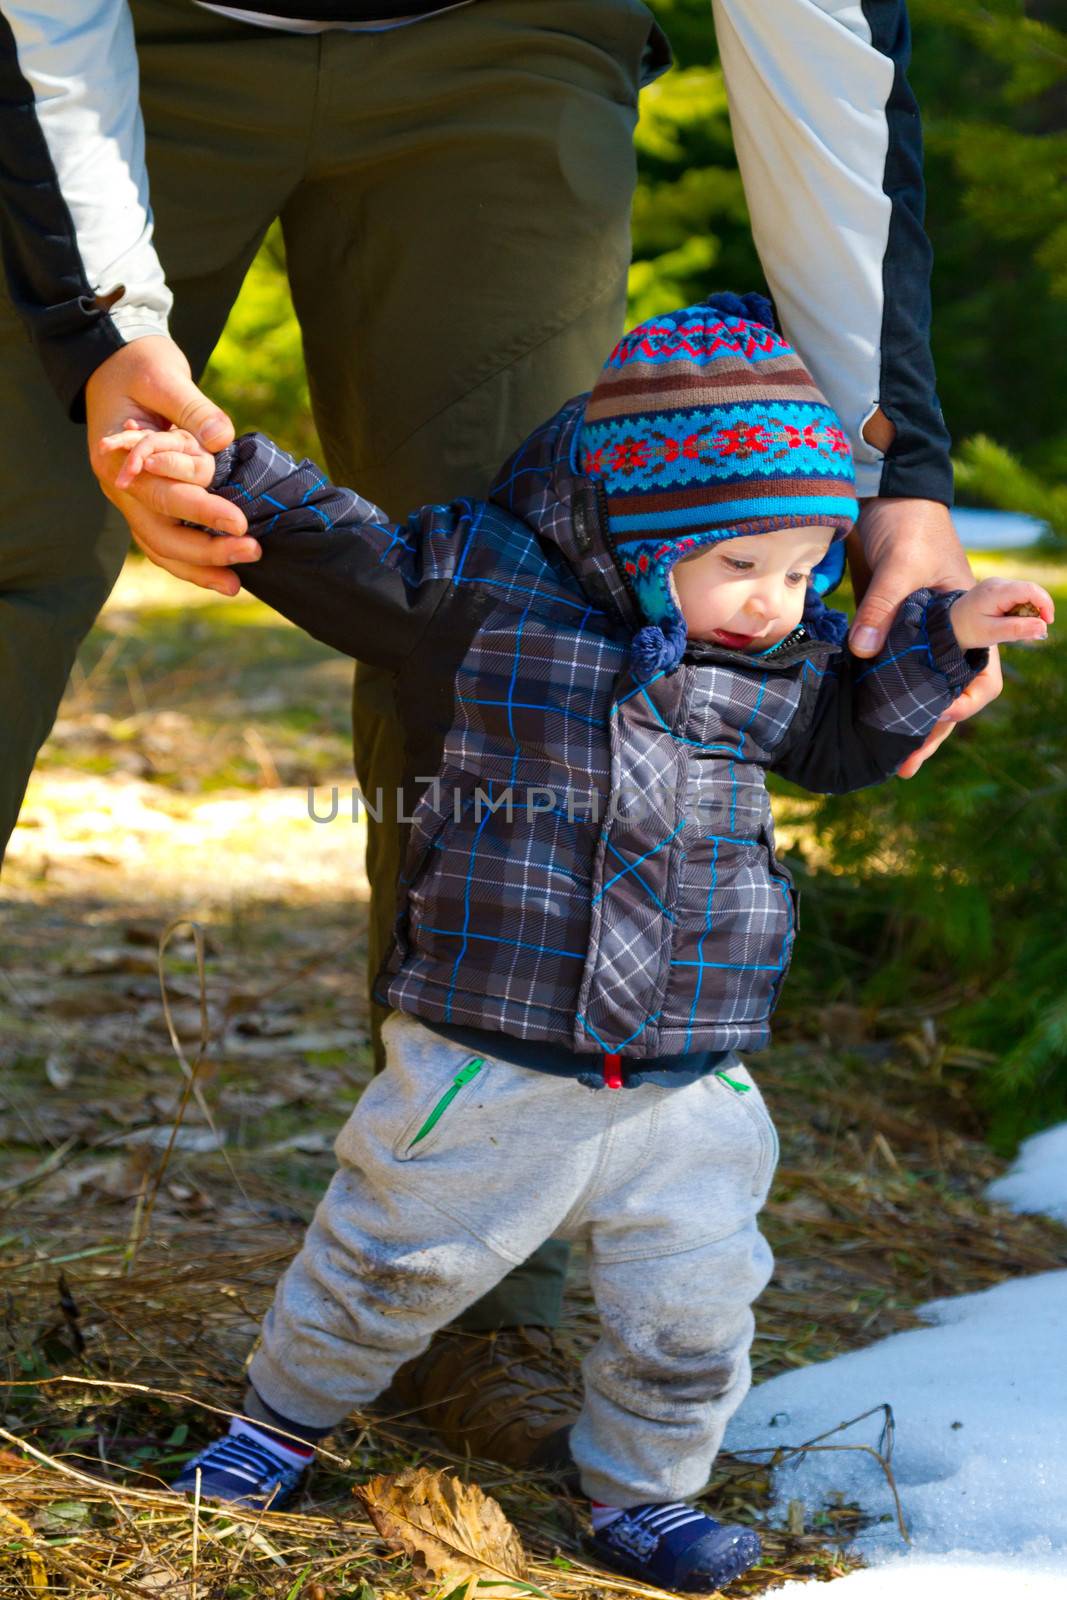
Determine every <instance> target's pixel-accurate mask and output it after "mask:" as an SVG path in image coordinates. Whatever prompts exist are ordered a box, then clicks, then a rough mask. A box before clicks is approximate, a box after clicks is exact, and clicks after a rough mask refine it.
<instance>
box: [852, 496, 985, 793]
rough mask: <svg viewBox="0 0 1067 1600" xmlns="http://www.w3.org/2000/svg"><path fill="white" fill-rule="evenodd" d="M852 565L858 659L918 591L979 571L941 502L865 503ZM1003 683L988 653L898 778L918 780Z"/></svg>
mask: <svg viewBox="0 0 1067 1600" xmlns="http://www.w3.org/2000/svg"><path fill="white" fill-rule="evenodd" d="M849 566H850V568H851V571H852V584H853V588H854V589H855V591H856V595H857V598H858V600H859V605H858V607H857V610H856V616H855V619H854V620H853V623H852V628H851V630H850V633H849V645H850V647H851V649H852V652H853V654H854V655H858V656H874V655H877V654H878V651H879V650H880V649H881V648H882V646H883V644H884V643H885V638H886V634H887V633H888V632H889V628H890V626H891V624H892V622H893V619H894V617H895V616H896V614H897V610H898V608H899V607H900V604H901V602H902V601H903V600H905V599H906V598H907V596H908V595H909V594H912V593H913V592H914V591H915V590H916V589H926V588H929V589H970V588H972V587H973V585H974V574H973V573H972V571H971V569H970V566H969V564H968V561H967V556H966V553H965V551H964V549H963V546H962V545H961V544H960V541H959V538H958V536H957V534H956V530H955V528H954V527H953V524H952V518H951V516H950V515H949V512H948V508H947V507H946V506H943V505H941V504H940V503H939V502H938V501H936V500H895V499H885V500H880V499H876V500H867V501H865V502H864V505H863V509H862V511H861V513H860V520H859V522H858V523H857V525H856V529H855V531H854V533H853V534H852V535H851V537H850V538H849ZM1003 687H1004V682H1003V679H1002V677H1001V674H1000V661H999V658H998V656H997V652H996V650H995V649H994V650H990V652H989V665H988V666H987V667H986V669H985V671H984V672H981V673H979V675H978V677H977V678H975V679H974V680H973V681H972V682H971V683H970V685H969V686H968V687H967V688H966V689H965V690H964V691H963V693H962V694H961V695H959V696H958V698H957V699H955V700H954V701H953V702H952V705H951V706H950V707H949V709H948V710H947V711H946V712H945V714H944V716H943V717H942V718H941V720H940V721H939V722H938V723H937V724H936V726H935V727H934V728H933V729H932V730H931V732H930V734H929V737H928V738H927V740H926V742H925V744H923V745H921V746H920V747H919V749H918V750H916V751H914V752H913V753H912V754H911V755H910V756H909V757H908V759H907V760H906V761H905V762H904V763H903V764H902V766H901V767H900V768H899V770H898V773H897V776H898V777H901V778H913V777H914V776H915V774H916V773H917V772H918V770H919V768H920V767H921V766H922V764H923V762H924V761H927V760H929V758H930V756H932V755H933V753H934V751H935V750H936V749H937V748H938V747H939V746H940V745H942V744H944V742H945V740H946V739H947V738H948V736H949V734H950V733H951V732H952V730H953V728H954V727H955V725H956V724H957V723H958V722H965V721H966V719H967V718H968V717H973V716H974V714H975V712H977V711H981V709H982V707H983V706H987V705H988V704H989V702H990V701H991V700H995V699H996V697H997V695H998V694H999V693H1000V691H1001V689H1002V688H1003Z"/></svg>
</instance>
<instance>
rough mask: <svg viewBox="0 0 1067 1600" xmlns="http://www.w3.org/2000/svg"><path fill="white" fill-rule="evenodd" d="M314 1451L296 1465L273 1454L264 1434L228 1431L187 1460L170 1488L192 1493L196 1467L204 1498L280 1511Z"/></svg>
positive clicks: (255, 1509) (312, 1457)
mask: <svg viewBox="0 0 1067 1600" xmlns="http://www.w3.org/2000/svg"><path fill="white" fill-rule="evenodd" d="M314 1454H315V1453H314V1451H313V1450H312V1451H309V1452H308V1459H307V1462H306V1463H305V1464H304V1465H295V1464H293V1463H292V1462H289V1461H284V1460H283V1459H282V1457H281V1456H280V1455H275V1454H274V1452H273V1450H272V1449H271V1448H270V1440H269V1439H268V1438H266V1437H265V1436H264V1435H256V1436H255V1437H252V1436H251V1435H250V1434H248V1433H228V1434H226V1435H225V1436H224V1437H223V1438H221V1439H216V1440H214V1441H213V1443H211V1444H209V1445H208V1446H207V1448H206V1449H205V1450H201V1452H200V1454H199V1455H197V1456H193V1457H192V1458H191V1460H189V1461H187V1462H186V1463H185V1465H184V1467H183V1468H182V1470H181V1471H180V1472H179V1474H178V1476H177V1477H176V1478H175V1480H174V1482H173V1483H172V1484H171V1488H172V1489H174V1490H175V1491H176V1492H177V1493H178V1494H195V1493H196V1472H197V1468H198V1467H199V1469H200V1493H201V1495H202V1496H203V1498H204V1499H205V1500H229V1501H232V1502H233V1504H234V1505H238V1506H244V1507H246V1508H248V1509H251V1510H253V1511H261V1510H262V1509H263V1507H264V1506H266V1505H268V1504H269V1505H270V1509H271V1510H272V1511H279V1510H281V1508H282V1506H285V1505H288V1504H289V1502H290V1500H292V1498H293V1496H294V1495H295V1494H296V1492H297V1490H298V1489H299V1488H300V1486H301V1484H302V1483H303V1481H304V1478H305V1477H306V1476H307V1469H308V1466H309V1465H310V1463H311V1461H312V1460H313V1459H314Z"/></svg>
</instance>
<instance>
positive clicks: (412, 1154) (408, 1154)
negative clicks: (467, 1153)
mask: <svg viewBox="0 0 1067 1600" xmlns="http://www.w3.org/2000/svg"><path fill="white" fill-rule="evenodd" d="M487 1067H488V1063H487V1062H486V1059H485V1057H484V1056H479V1055H472V1056H470V1057H468V1059H467V1060H466V1061H464V1062H463V1063H462V1065H461V1066H459V1067H458V1068H457V1069H456V1071H455V1072H454V1073H453V1075H452V1079H451V1082H450V1083H448V1084H446V1085H445V1086H444V1087H441V1086H440V1085H438V1086H437V1087H436V1088H435V1089H434V1091H433V1093H432V1094H431V1095H430V1096H429V1097H428V1098H427V1099H426V1101H425V1102H424V1103H423V1105H421V1106H420V1107H419V1110H418V1111H417V1112H416V1114H415V1116H414V1117H412V1118H411V1119H410V1121H409V1122H408V1123H407V1125H406V1126H405V1127H404V1128H403V1130H402V1131H401V1133H400V1136H399V1138H398V1139H397V1141H396V1143H395V1144H394V1146H393V1155H394V1156H395V1157H396V1159H397V1161H412V1160H416V1159H417V1158H418V1157H419V1156H424V1155H427V1154H429V1152H430V1151H431V1150H432V1149H433V1147H434V1145H435V1144H436V1143H437V1142H438V1141H439V1140H440V1139H441V1138H442V1137H443V1135H444V1134H445V1133H446V1132H447V1131H448V1127H449V1126H451V1125H452V1124H454V1123H456V1122H457V1121H459V1120H460V1119H461V1118H462V1116H463V1112H464V1107H465V1105H466V1102H467V1101H468V1100H469V1099H470V1097H471V1095H472V1094H473V1093H474V1091H475V1088H476V1087H477V1086H478V1084H477V1080H478V1079H479V1078H481V1077H482V1076H483V1074H484V1073H485V1072H486V1071H487ZM446 1119H447V1125H446Z"/></svg>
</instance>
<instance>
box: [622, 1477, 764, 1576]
mask: <svg viewBox="0 0 1067 1600" xmlns="http://www.w3.org/2000/svg"><path fill="white" fill-rule="evenodd" d="M592 1548H593V1549H594V1550H595V1551H596V1553H597V1555H598V1556H599V1558H600V1559H601V1560H602V1561H603V1563H604V1565H605V1566H606V1567H613V1568H614V1569H615V1571H616V1572H624V1573H625V1574H626V1576H627V1577H629V1578H638V1579H640V1580H641V1581H642V1582H644V1583H649V1584H654V1585H655V1586H656V1587H657V1588H659V1589H679V1590H682V1591H683V1592H684V1593H686V1594H710V1593H711V1592H712V1591H713V1590H715V1589H721V1588H723V1587H724V1586H725V1585H726V1584H728V1583H732V1582H733V1580H734V1578H739V1577H740V1576H741V1574H742V1572H746V1571H747V1570H748V1568H749V1567H751V1566H754V1565H755V1563H756V1562H757V1561H758V1560H759V1558H760V1551H761V1545H760V1542H759V1537H758V1535H757V1534H756V1533H755V1532H754V1531H753V1529H751V1528H743V1527H741V1526H740V1525H739V1524H738V1523H728V1524H723V1523H721V1522H716V1521H715V1518H714V1517H709V1516H707V1515H706V1513H705V1512H703V1511H698V1510H697V1508H696V1507H695V1506H690V1505H686V1504H685V1503H684V1501H681V1500H676V1501H675V1502H674V1503H673V1504H672V1505H666V1506H662V1505H660V1506H657V1505H645V1506H631V1507H630V1509H629V1510H628V1511H624V1512H623V1514H622V1516H621V1517H616V1518H615V1520H614V1522H609V1523H608V1525H607V1527H605V1528H601V1530H600V1532H599V1533H594V1534H593V1538H592Z"/></svg>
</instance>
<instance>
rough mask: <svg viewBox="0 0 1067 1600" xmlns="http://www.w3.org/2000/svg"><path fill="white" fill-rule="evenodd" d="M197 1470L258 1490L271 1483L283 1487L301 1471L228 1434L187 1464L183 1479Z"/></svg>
mask: <svg viewBox="0 0 1067 1600" xmlns="http://www.w3.org/2000/svg"><path fill="white" fill-rule="evenodd" d="M197 1467H199V1468H200V1470H201V1472H204V1470H205V1469H208V1470H215V1471H222V1472H227V1473H229V1474H231V1475H232V1476H233V1477H235V1478H241V1479H243V1480H244V1481H245V1482H246V1483H248V1484H252V1485H254V1486H255V1487H257V1488H260V1487H264V1486H268V1485H270V1484H273V1483H280V1484H282V1485H283V1486H284V1485H286V1484H287V1483H289V1482H291V1481H292V1480H293V1479H294V1478H296V1477H299V1475H300V1472H301V1471H302V1469H301V1468H299V1467H292V1466H290V1465H289V1463H288V1462H286V1461H280V1460H279V1459H278V1457H277V1456H272V1455H271V1453H270V1451H269V1450H266V1449H263V1448H262V1447H261V1446H259V1445H257V1444H256V1443H255V1442H254V1441H253V1440H252V1439H249V1438H248V1437H247V1436H246V1435H243V1434H228V1435H227V1436H226V1438H225V1439H216V1440H215V1442H214V1444H209V1445H208V1447H207V1449H206V1450H201V1452H200V1454H199V1455H198V1456H196V1457H194V1459H193V1460H192V1461H190V1462H189V1464H188V1466H187V1467H186V1468H185V1471H184V1473H183V1477H184V1476H186V1475H188V1474H189V1473H191V1472H194V1471H195V1470H196V1468H197ZM250 1469H251V1470H250Z"/></svg>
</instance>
